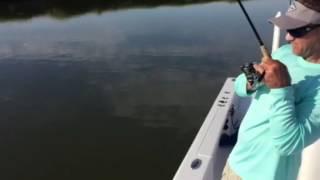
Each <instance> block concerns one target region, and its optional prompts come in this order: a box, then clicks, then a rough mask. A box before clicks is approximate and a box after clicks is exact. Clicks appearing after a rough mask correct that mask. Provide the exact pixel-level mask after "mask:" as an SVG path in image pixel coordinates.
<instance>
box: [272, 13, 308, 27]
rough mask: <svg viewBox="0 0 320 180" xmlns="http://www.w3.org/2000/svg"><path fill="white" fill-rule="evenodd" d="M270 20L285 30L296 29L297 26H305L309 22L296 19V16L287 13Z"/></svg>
mask: <svg viewBox="0 0 320 180" xmlns="http://www.w3.org/2000/svg"><path fill="white" fill-rule="evenodd" d="M269 22H271V23H273V24H275V25H276V26H278V27H279V28H280V29H284V30H288V29H296V28H299V27H303V26H306V25H308V24H309V23H308V22H305V21H301V20H298V19H294V18H292V17H289V16H286V15H282V16H280V17H275V18H271V19H269Z"/></svg>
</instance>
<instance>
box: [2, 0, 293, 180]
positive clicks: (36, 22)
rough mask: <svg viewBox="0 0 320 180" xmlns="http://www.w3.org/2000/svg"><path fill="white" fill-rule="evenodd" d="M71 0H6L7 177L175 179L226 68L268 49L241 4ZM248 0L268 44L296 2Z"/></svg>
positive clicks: (231, 71) (229, 71)
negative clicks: (275, 23) (274, 20)
mask: <svg viewBox="0 0 320 180" xmlns="http://www.w3.org/2000/svg"><path fill="white" fill-rule="evenodd" d="M75 2H77V3H75ZM75 2H73V1H69V3H66V2H64V1H60V0H51V1H47V2H45V3H44V2H43V1H39V0H33V1H17V2H15V1H10V2H1V3H0V7H1V8H0V84H1V86H0V179H2V180H51V179H52V180H57V179H60V180H81V179H86V180H88V179H90V180H100V179H101V180H102V179H103V180H106V179H107V180H129V179H139V180H150V179H153V180H169V179H171V178H172V177H173V175H174V173H175V171H176V170H177V168H178V166H179V164H180V162H181V161H182V158H183V157H184V155H185V153H186V152H187V150H188V147H189V146H190V144H191V142H192V140H193V138H194V136H195V135H196V133H197V131H198V129H199V127H200V125H201V123H202V122H203V120H204V118H205V116H206V114H207V112H208V111H209V108H210V106H211V105H212V103H213V101H214V99H215V97H216V95H217V93H218V92H219V89H220V87H221V85H222V84H223V82H224V80H225V78H226V77H227V76H236V75H237V74H238V73H239V66H240V65H241V64H243V63H244V62H247V61H259V59H260V54H259V48H258V46H257V41H256V39H255V38H254V36H253V33H252V31H251V29H250V28H249V26H248V23H247V22H246V21H245V19H244V16H243V14H242V13H241V11H240V8H239V7H238V5H237V4H236V3H234V2H232V1H226V2H224V1H219V2H202V3H194V2H196V1H194V2H193V1H188V2H189V3H183V1H177V0H176V1H173V0H171V1H169V0H167V2H166V1H165V0H163V1H161V2H157V1H150V3H149V4H146V2H143V1H138V0H137V2H136V3H134V2H132V1H128V2H126V1H121V3H119V2H118V1H114V2H112V1H109V2H108V3H106V2H103V1H99V0H93V1H92V0H91V1H89V0H88V1H85V0H82V1H75ZM181 2H182V3H181ZM198 2H199V1H198ZM244 4H245V6H246V7H247V10H248V11H249V14H251V16H252V19H253V21H254V22H255V24H256V26H257V28H258V30H259V31H260V33H261V35H262V38H263V39H264V40H265V41H266V44H268V45H270V38H271V33H272V26H271V25H269V24H268V23H267V21H266V19H268V18H269V17H270V16H272V15H273V14H275V12H276V11H277V10H284V9H286V8H287V5H288V1H285V0H283V1H279V0H269V1H263V0H252V1H248V2H245V3H244Z"/></svg>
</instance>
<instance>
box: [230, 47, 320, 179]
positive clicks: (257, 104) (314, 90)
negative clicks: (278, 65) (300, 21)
mask: <svg viewBox="0 0 320 180" xmlns="http://www.w3.org/2000/svg"><path fill="white" fill-rule="evenodd" d="M272 57H273V59H277V60H279V61H281V62H282V63H283V64H285V65H286V66H287V68H288V71H289V74H290V76H291V86H288V87H284V88H278V89H269V88H267V87H266V86H262V87H260V88H259V89H258V90H257V91H256V92H254V93H252V94H248V93H247V90H246V84H247V81H246V78H245V76H244V75H243V74H242V75H240V76H238V78H237V79H236V82H235V91H236V93H237V94H238V95H239V96H249V95H250V96H252V103H251V105H250V107H249V109H248V111H247V114H246V115H245V117H244V119H243V121H242V123H241V126H240V129H239V134H238V141H237V143H236V145H235V147H234V149H233V150H232V152H231V154H230V156H229V160H228V161H229V164H230V167H231V168H232V169H233V170H234V171H235V172H236V173H237V174H238V175H239V176H240V177H241V178H242V179H243V180H295V179H296V177H297V174H298V171H299V166H300V163H301V153H302V150H303V149H304V148H305V147H306V146H308V145H310V144H312V143H313V142H315V141H316V140H317V139H318V138H319V137H320V64H314V63H310V62H308V61H306V60H304V59H303V58H302V57H299V56H296V55H294V54H293V53H292V48H291V45H285V46H283V47H281V48H280V49H279V50H278V51H276V52H275V53H274V54H273V55H272ZM319 153H320V152H319Z"/></svg>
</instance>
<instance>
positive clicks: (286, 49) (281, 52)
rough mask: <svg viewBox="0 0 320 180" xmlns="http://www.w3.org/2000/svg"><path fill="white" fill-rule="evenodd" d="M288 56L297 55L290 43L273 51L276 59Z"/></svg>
mask: <svg viewBox="0 0 320 180" xmlns="http://www.w3.org/2000/svg"><path fill="white" fill-rule="evenodd" d="M288 56H292V57H295V55H294V54H293V52H292V46H291V45H290V44H286V45H283V46H281V47H280V48H279V49H277V50H276V51H275V52H273V53H272V57H273V58H274V59H279V58H280V59H281V58H284V57H288Z"/></svg>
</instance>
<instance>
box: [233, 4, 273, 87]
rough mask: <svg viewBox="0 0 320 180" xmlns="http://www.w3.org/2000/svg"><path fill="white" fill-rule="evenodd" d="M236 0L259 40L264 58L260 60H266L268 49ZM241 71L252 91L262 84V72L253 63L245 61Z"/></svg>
mask: <svg viewBox="0 0 320 180" xmlns="http://www.w3.org/2000/svg"><path fill="white" fill-rule="evenodd" d="M237 1H238V3H239V5H240V7H241V10H242V11H243V13H244V15H245V17H246V19H247V20H248V22H249V24H250V27H251V29H252V30H253V32H254V34H255V36H256V38H257V40H258V42H259V45H260V50H261V53H262V56H263V57H264V58H262V61H266V60H267V59H271V56H270V53H269V51H268V50H267V48H266V47H265V45H264V43H263V41H262V39H261V37H260V35H259V33H258V31H257V29H256V28H255V26H254V24H253V23H252V21H251V19H250V17H249V15H248V13H247V11H246V9H245V8H244V6H243V4H242V2H241V0H237ZM241 71H242V72H243V73H244V74H245V76H246V78H247V81H248V83H249V85H250V86H251V90H253V91H254V90H256V89H258V88H259V87H260V86H261V85H262V83H261V81H262V79H263V76H264V73H263V74H260V73H259V72H257V71H256V70H255V68H254V65H253V63H246V64H244V65H242V66H241Z"/></svg>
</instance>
